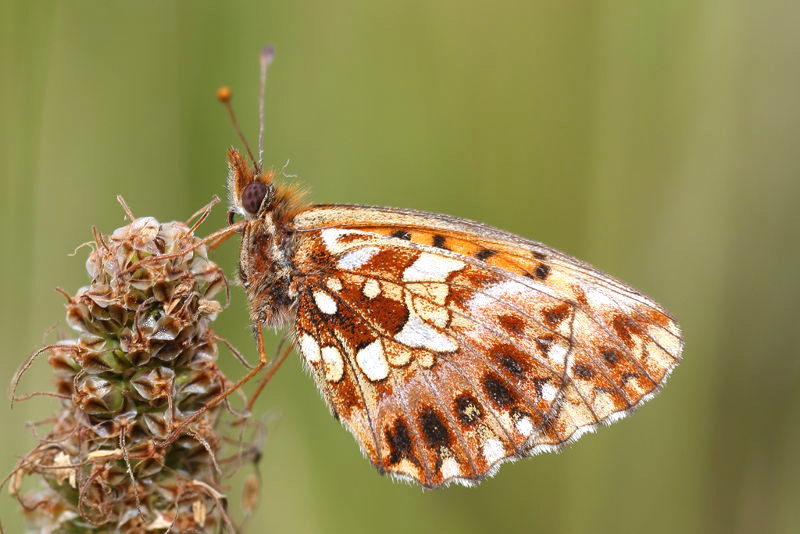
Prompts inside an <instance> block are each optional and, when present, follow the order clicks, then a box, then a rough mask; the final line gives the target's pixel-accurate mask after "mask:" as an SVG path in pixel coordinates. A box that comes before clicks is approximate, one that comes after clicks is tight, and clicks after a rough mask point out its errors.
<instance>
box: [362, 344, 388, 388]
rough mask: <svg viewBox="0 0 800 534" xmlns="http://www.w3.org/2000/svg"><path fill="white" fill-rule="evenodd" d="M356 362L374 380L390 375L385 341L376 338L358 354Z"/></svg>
mask: <svg viewBox="0 0 800 534" xmlns="http://www.w3.org/2000/svg"><path fill="white" fill-rule="evenodd" d="M356 363H358V366H359V367H360V368H361V370H362V371H363V372H364V374H365V375H367V378H369V379H370V380H371V381H373V382H377V381H378V380H383V379H384V378H386V377H387V376H389V363H388V362H387V361H386V356H385V355H384V354H383V343H382V342H381V340H380V339H376V340H375V341H373V342H372V343H370V344H369V345H367V346H366V347H364V348H363V349H361V350H360V351H358V354H356Z"/></svg>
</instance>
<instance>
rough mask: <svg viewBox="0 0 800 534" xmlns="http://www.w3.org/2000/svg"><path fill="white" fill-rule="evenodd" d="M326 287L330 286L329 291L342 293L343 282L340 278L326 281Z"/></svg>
mask: <svg viewBox="0 0 800 534" xmlns="http://www.w3.org/2000/svg"><path fill="white" fill-rule="evenodd" d="M325 285H326V286H328V289H330V290H331V291H341V290H342V281H341V280H339V279H338V278H328V279H327V280H325Z"/></svg>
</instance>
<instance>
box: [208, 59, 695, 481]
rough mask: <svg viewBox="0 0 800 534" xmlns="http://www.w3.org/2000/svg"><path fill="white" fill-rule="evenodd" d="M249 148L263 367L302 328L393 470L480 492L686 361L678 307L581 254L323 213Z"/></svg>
mask: <svg viewBox="0 0 800 534" xmlns="http://www.w3.org/2000/svg"><path fill="white" fill-rule="evenodd" d="M269 59H271V55H269V54H265V55H263V56H262V108H261V109H262V123H263V86H264V83H263V82H264V80H265V78H266V65H267V64H268V63H269ZM220 97H221V100H223V101H224V102H226V103H227V101H228V99H229V98H230V93H229V92H225V91H223V92H222V93H220ZM228 109H229V111H230V110H231V108H230V105H228ZM231 113H232V111H231ZM234 123H235V120H234ZM260 137H261V136H260ZM248 152H249V153H250V159H251V160H252V164H251V163H248V162H247V161H246V160H245V159H244V158H243V157H242V156H241V155H240V153H239V152H238V151H236V150H235V149H231V150H230V151H229V152H228V164H229V169H230V173H229V187H230V193H231V201H232V207H231V214H238V215H240V216H242V217H243V220H241V221H239V222H236V223H233V222H232V217H231V225H230V226H229V227H228V229H227V230H226V231H224V232H227V233H226V235H230V233H233V232H234V231H236V232H240V233H241V234H242V240H241V252H240V268H239V275H240V279H241V282H242V285H243V287H244V289H245V291H246V293H247V297H248V300H249V304H250V311H251V315H250V318H251V321H252V324H253V328H254V330H255V332H256V336H257V339H258V342H259V351H260V353H261V356H262V363H261V365H262V366H263V365H264V364H265V363H266V358H265V357H264V346H263V336H262V334H261V331H262V329H263V328H264V327H266V326H272V327H279V326H283V325H286V324H292V325H293V326H294V331H295V336H294V340H295V345H296V347H297V348H298V349H299V351H300V353H301V354H302V356H303V359H304V361H305V362H306V365H307V367H308V369H309V370H310V372H311V374H312V375H313V376H314V379H315V380H316V383H317V386H318V387H319V389H320V391H321V392H322V395H323V397H324V398H325V400H326V401H327V403H328V406H329V407H330V409H331V412H332V413H333V415H334V417H336V418H337V419H338V420H339V421H341V422H342V424H344V426H345V427H346V428H347V429H348V430H349V431H350V432H352V433H353V435H354V436H355V438H356V441H357V442H358V444H359V445H360V446H361V449H362V450H363V451H364V453H365V455H366V456H367V457H368V458H369V459H370V460H371V461H372V463H373V464H374V465H375V466H376V467H377V468H378V470H379V471H380V472H381V473H388V474H391V475H393V476H395V477H398V478H402V479H406V480H410V481H414V482H417V483H419V484H421V485H423V486H425V487H438V486H442V485H446V484H448V483H452V482H457V483H462V484H472V483H475V482H477V481H480V480H481V479H483V478H485V477H487V476H489V475H491V474H493V473H494V472H495V471H496V470H497V468H498V467H499V466H500V464H501V463H503V462H504V461H505V460H509V459H515V458H519V457H523V456H529V455H533V454H537V453H540V452H546V451H557V450H559V449H560V448H561V447H562V446H563V445H565V444H567V443H569V442H572V441H575V440H576V439H578V438H579V437H580V436H581V435H583V434H585V433H586V432H589V431H592V430H594V429H596V428H597V427H598V426H599V425H601V424H609V423H611V422H613V421H616V420H617V419H620V418H622V417H624V416H626V415H628V414H629V413H631V411H632V410H633V409H634V408H636V407H637V406H639V405H640V404H642V403H643V402H644V401H646V400H647V399H649V398H650V397H652V396H653V395H655V393H656V392H657V391H658V389H659V386H660V385H662V384H663V383H664V381H665V379H666V378H667V376H668V375H669V373H670V372H671V371H672V370H673V369H674V368H675V366H676V365H677V364H678V362H679V361H680V356H681V350H682V339H681V332H680V329H679V327H678V325H677V323H676V322H675V320H674V319H672V318H671V317H670V315H669V314H668V313H667V312H666V311H665V310H664V308H662V307H661V306H660V305H659V304H657V303H656V302H654V301H653V300H651V299H650V298H648V297H646V296H644V295H643V294H641V293H640V292H638V291H636V290H635V289H632V288H631V287H629V286H628V285H626V284H624V283H623V282H620V281H619V280H616V279H614V278H612V277H610V276H608V275H607V274H604V273H602V272H600V271H598V270H597V269H595V268H593V267H591V266H590V265H588V264H586V263H584V262H582V261H580V260H577V259H575V258H573V257H571V256H568V255H566V254H564V253H562V252H559V251H557V250H554V249H552V248H549V247H547V246H545V245H543V244H541V243H537V242H535V241H529V240H527V239H525V238H522V237H519V236H516V235H513V234H510V233H507V232H504V231H502V230H498V229H495V228H492V227H490V226H486V225H483V224H480V223H477V222H472V221H468V220H464V219H458V218H455V217H449V216H446V215H436V214H431V213H423V212H419V211H412V210H404V209H395V208H380V207H372V206H358V205H324V204H323V205H309V204H306V203H304V202H303V201H302V199H301V197H300V195H299V194H298V192H297V190H296V189H294V188H293V187H291V186H287V185H285V184H282V183H278V182H276V180H275V178H276V173H275V172H274V171H272V170H267V171H264V170H262V167H261V163H260V159H261V157H260V154H261V151H260V150H259V161H258V162H256V160H255V158H253V156H252V152H250V150H249V148H248ZM259 368H260V367H259ZM257 370H258V368H257V369H254V370H253V373H255V372H256V371H257ZM246 378H249V376H248V377H246ZM243 380H244V379H243Z"/></svg>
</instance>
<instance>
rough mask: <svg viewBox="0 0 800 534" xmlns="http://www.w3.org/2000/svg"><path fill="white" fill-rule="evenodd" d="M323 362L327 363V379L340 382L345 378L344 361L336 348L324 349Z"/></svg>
mask: <svg viewBox="0 0 800 534" xmlns="http://www.w3.org/2000/svg"><path fill="white" fill-rule="evenodd" d="M322 361H324V362H325V379H326V380H327V381H328V382H338V381H339V380H341V379H342V376H344V359H343V358H342V354H341V353H340V352H339V350H338V349H337V348H336V347H322Z"/></svg>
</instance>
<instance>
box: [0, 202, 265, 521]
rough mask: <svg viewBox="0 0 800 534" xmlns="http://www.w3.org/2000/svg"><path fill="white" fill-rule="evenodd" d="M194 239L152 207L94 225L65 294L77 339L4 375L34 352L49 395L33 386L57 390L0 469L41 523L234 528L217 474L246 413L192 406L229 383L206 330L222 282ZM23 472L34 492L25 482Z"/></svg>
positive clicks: (249, 456) (237, 451)
mask: <svg viewBox="0 0 800 534" xmlns="http://www.w3.org/2000/svg"><path fill="white" fill-rule="evenodd" d="M123 206H124V204H123ZM209 207H210V206H209ZM206 214H207V210H205V211H201V212H199V213H198V215H199V216H200V221H202V219H203V218H204V217H205V215H206ZM131 218H132V219H133V217H132V216H131ZM200 221H198V224H199V222H200ZM195 226H197V225H195ZM198 241H199V240H198V238H196V237H195V236H194V227H189V226H188V223H187V224H184V223H182V222H169V223H164V224H161V223H159V222H158V221H156V220H155V219H153V218H152V217H141V218H137V219H133V222H132V223H131V224H129V225H127V226H124V227H122V228H119V229H117V230H115V231H114V232H113V233H112V234H111V235H110V236H106V237H103V236H101V235H100V234H99V233H97V232H95V240H94V245H95V246H94V247H93V250H92V252H91V254H90V255H89V258H88V260H87V262H86V269H87V271H88V273H89V276H90V278H91V283H90V284H89V285H87V286H85V287H82V288H80V289H79V290H78V291H77V292H76V294H75V295H74V296H70V295H67V294H66V293H64V294H65V296H67V298H68V301H69V302H68V304H67V306H66V308H67V322H68V324H69V326H70V327H72V328H73V329H74V330H75V331H77V332H78V337H76V338H74V339H66V340H62V341H59V342H58V343H55V344H53V345H49V346H47V347H44V348H42V349H41V350H39V351H37V353H36V354H34V355H33V356H31V357H30V358H29V359H28V361H26V362H25V364H24V365H23V366H22V367H21V369H20V371H19V372H18V375H17V377H15V380H14V384H13V387H14V389H16V385H17V382H18V381H19V378H20V377H21V376H22V374H24V372H25V371H26V370H27V369H28V368H29V367H30V365H31V363H32V362H33V361H34V359H35V358H36V357H37V356H38V355H39V354H45V353H46V354H48V361H49V363H50V365H51V367H52V368H53V371H54V373H55V383H56V388H55V393H37V394H33V395H49V396H55V397H58V398H60V399H61V411H60V412H59V413H58V414H57V415H56V416H55V417H53V418H52V419H49V420H48V421H46V423H48V424H49V425H50V430H49V432H48V433H47V435H46V436H44V437H43V438H41V440H40V443H39V445H38V446H36V447H35V448H34V449H33V450H32V451H31V452H30V453H29V454H28V455H27V456H26V457H25V458H23V459H22V460H21V461H20V462H19V464H18V466H17V468H16V470H15V471H14V473H13V474H12V476H11V478H10V489H11V492H12V494H14V495H16V496H17V498H18V499H19V501H20V503H21V504H22V506H23V508H24V509H25V511H26V512H27V514H28V515H29V516H30V518H31V520H32V522H33V524H35V525H36V526H37V527H38V529H40V531H41V532H54V531H57V532H87V531H90V532H93V531H98V530H101V531H103V532H107V531H113V532H125V533H128V532H145V531H160V532H163V531H165V530H167V529H171V532H217V531H218V529H220V528H223V529H225V530H234V527H233V524H232V522H231V520H230V519H229V517H228V515H227V512H226V507H227V506H226V497H225V495H224V494H223V488H222V486H221V482H220V481H221V480H223V479H224V478H225V477H226V476H227V475H229V474H231V472H232V471H234V470H235V469H236V468H237V467H238V466H239V465H240V464H241V463H242V462H243V461H247V460H253V459H254V458H255V456H256V455H257V450H256V447H254V446H253V445H252V443H249V444H248V443H245V442H244V440H243V435H244V432H245V430H244V429H245V428H246V427H247V426H246V425H243V424H241V423H242V418H243V417H245V416H244V415H241V414H235V419H236V421H235V422H237V423H239V424H237V425H235V426H233V425H231V424H230V423H231V422H234V421H231V420H228V421H226V417H225V416H226V414H233V413H234V412H233V411H232V410H231V408H230V405H229V404H227V402H226V403H220V404H217V405H216V406H212V407H210V408H208V409H206V410H205V411H203V408H204V407H206V408H207V407H208V405H209V401H211V400H212V399H214V398H215V397H216V396H217V395H219V394H220V392H222V391H224V389H225V388H227V387H228V386H229V385H230V382H229V381H228V380H227V378H226V377H225V376H224V375H223V374H222V372H221V371H220V370H219V368H218V366H217V340H218V339H219V338H218V337H217V336H216V335H215V334H214V332H213V331H212V330H211V329H210V328H209V324H210V323H211V322H212V321H213V320H214V319H215V318H216V316H217V314H218V313H219V312H220V311H221V310H222V306H221V305H220V303H219V302H218V301H217V300H214V298H215V296H216V295H217V294H219V293H220V291H222V290H226V289H227V282H226V279H225V275H224V273H223V272H222V270H221V269H220V268H219V267H218V266H217V265H216V264H215V263H213V262H212V261H210V260H209V259H208V257H207V251H206V248H205V246H197V243H198ZM142 260H145V261H142ZM33 395H27V396H24V397H17V398H16V400H20V399H24V398H28V397H31V396H33ZM229 419H230V418H229ZM181 423H184V426H181ZM176 433H177V435H176ZM223 454H225V455H227V457H223ZM34 473H35V474H38V475H40V476H41V477H42V479H43V480H44V482H45V483H46V485H45V486H44V489H40V490H38V491H33V492H25V491H23V489H22V484H23V480H24V478H25V476H26V475H30V474H34Z"/></svg>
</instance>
